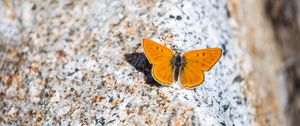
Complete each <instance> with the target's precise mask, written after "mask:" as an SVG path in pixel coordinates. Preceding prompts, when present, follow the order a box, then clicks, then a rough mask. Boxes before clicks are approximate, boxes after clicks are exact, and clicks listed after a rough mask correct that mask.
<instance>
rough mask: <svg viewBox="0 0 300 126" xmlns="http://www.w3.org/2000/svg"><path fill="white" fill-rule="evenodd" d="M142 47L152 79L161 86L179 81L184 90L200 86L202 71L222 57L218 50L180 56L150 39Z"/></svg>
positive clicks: (200, 51)
mask: <svg viewBox="0 0 300 126" xmlns="http://www.w3.org/2000/svg"><path fill="white" fill-rule="evenodd" d="M142 46H143V48H144V52H145V55H146V57H147V59H148V61H149V62H150V64H152V70H151V74H152V76H153V78H154V79H155V80H156V81H157V82H158V83H160V84H163V85H171V84H173V82H176V81H178V80H179V81H180V83H181V85H182V86H183V87H184V88H194V87H196V86H198V85H200V84H202V83H203V81H204V71H208V70H210V69H211V68H212V67H213V66H214V65H215V64H216V63H217V61H218V60H219V59H220V57H221V55H222V49H220V48H208V49H200V50H192V51H188V52H186V53H184V54H183V55H181V54H180V53H178V52H175V53H174V52H173V51H172V50H171V49H169V48H168V47H166V46H164V45H161V44H158V43H156V42H154V41H152V40H150V39H144V40H143V43H142Z"/></svg>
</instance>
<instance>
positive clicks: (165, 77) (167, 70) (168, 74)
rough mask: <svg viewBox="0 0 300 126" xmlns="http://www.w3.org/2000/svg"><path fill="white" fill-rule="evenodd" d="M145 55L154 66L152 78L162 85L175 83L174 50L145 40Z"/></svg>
mask: <svg viewBox="0 0 300 126" xmlns="http://www.w3.org/2000/svg"><path fill="white" fill-rule="evenodd" d="M143 48H144V52H145V55H146V57H147V59H148V60H149V62H150V63H151V64H153V66H152V76H153V77H154V79H155V80H156V81H157V82H159V83H161V84H167V85H169V84H172V83H173V66H172V63H171V60H172V58H173V57H174V53H173V52H172V50H170V49H169V48H167V47H166V46H163V45H161V44H158V43H156V42H154V41H152V40H149V39H144V41H143Z"/></svg>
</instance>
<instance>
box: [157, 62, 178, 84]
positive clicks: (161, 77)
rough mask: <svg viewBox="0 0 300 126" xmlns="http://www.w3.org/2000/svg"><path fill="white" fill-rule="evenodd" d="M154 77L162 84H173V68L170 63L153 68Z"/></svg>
mask: <svg viewBox="0 0 300 126" xmlns="http://www.w3.org/2000/svg"><path fill="white" fill-rule="evenodd" d="M152 76H153V77H154V79H155V80H156V81H158V82H159V83H161V84H167V85H170V84H172V83H173V67H172V65H170V62H163V63H160V64H155V65H153V66H152Z"/></svg>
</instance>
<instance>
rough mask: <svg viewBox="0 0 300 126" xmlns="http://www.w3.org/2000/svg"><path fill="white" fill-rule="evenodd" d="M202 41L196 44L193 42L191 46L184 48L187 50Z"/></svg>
mask: <svg viewBox="0 0 300 126" xmlns="http://www.w3.org/2000/svg"><path fill="white" fill-rule="evenodd" d="M199 43H200V42H196V43H195V44H193V45H191V46H189V47H186V48H184V49H183V50H187V49H189V48H191V47H193V46H195V45H197V44H199Z"/></svg>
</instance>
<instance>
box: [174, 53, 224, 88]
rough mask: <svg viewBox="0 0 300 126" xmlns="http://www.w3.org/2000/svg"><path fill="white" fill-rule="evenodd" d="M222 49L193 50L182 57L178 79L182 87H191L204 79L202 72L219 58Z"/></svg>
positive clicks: (208, 68)
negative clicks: (182, 64)
mask: <svg viewBox="0 0 300 126" xmlns="http://www.w3.org/2000/svg"><path fill="white" fill-rule="evenodd" d="M221 55H222V49H220V48H209V49H201V50H193V51H189V52H187V53H185V54H184V55H183V56H182V57H183V60H184V62H185V64H184V66H182V68H181V70H180V73H179V74H180V81H181V84H182V85H183V86H184V87H187V88H193V87H196V86H198V85H200V84H201V83H202V82H203V81H204V72H203V71H208V70H210V69H211V68H212V67H213V66H214V65H215V64H216V63H217V61H218V60H219V59H220V57H221Z"/></svg>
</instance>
